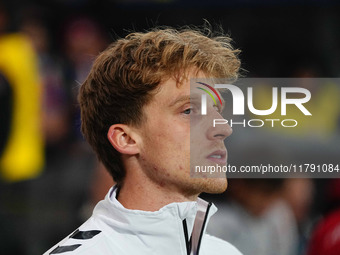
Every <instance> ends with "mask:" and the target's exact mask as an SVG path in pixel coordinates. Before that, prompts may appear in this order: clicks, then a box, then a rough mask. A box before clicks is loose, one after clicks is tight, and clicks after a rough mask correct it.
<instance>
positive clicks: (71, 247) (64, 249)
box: [50, 244, 81, 254]
mask: <svg viewBox="0 0 340 255" xmlns="http://www.w3.org/2000/svg"><path fill="white" fill-rule="evenodd" d="M80 246H81V244H74V245H68V246H58V247H57V248H55V249H54V250H53V251H51V252H50V254H59V253H64V252H67V251H74V250H75V249H77V248H78V247H80Z"/></svg>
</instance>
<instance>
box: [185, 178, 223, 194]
mask: <svg viewBox="0 0 340 255" xmlns="http://www.w3.org/2000/svg"><path fill="white" fill-rule="evenodd" d="M227 187H228V181H227V178H225V177H224V178H194V182H191V185H188V186H187V187H186V190H187V192H188V193H190V194H192V195H193V194H196V195H197V194H200V193H203V192H204V193H209V194H220V193H223V192H224V191H226V189H227Z"/></svg>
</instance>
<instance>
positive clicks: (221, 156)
mask: <svg viewBox="0 0 340 255" xmlns="http://www.w3.org/2000/svg"><path fill="white" fill-rule="evenodd" d="M207 159H209V160H211V161H213V162H214V163H217V164H220V165H225V164H227V151H225V150H217V151H214V152H213V153H211V154H209V155H208V156H207Z"/></svg>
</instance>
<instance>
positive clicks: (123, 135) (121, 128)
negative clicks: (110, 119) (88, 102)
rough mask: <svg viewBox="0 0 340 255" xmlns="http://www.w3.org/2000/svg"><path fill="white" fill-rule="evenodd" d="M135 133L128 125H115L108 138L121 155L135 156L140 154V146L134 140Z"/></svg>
mask: <svg viewBox="0 0 340 255" xmlns="http://www.w3.org/2000/svg"><path fill="white" fill-rule="evenodd" d="M133 135H134V134H133V131H132V130H131V129H130V128H129V126H127V125H123V124H115V125H112V126H111V127H110V128H109V131H108V132H107V138H108V139H109V141H110V143H111V145H112V146H113V147H114V148H115V149H116V150H117V151H119V152H120V153H122V154H127V155H134V154H138V153H139V149H138V144H137V143H136V141H135V140H134V139H133Z"/></svg>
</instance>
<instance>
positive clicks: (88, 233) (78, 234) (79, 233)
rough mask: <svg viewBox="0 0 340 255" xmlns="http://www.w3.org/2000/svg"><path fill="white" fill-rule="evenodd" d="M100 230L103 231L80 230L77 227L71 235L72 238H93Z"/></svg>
mask: <svg viewBox="0 0 340 255" xmlns="http://www.w3.org/2000/svg"><path fill="white" fill-rule="evenodd" d="M100 232H102V231H100V230H89V231H79V229H77V230H76V231H75V232H74V233H73V234H72V235H71V236H70V238H72V239H82V240H86V239H91V238H93V237H94V236H96V235H98V234H99V233H100Z"/></svg>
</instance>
